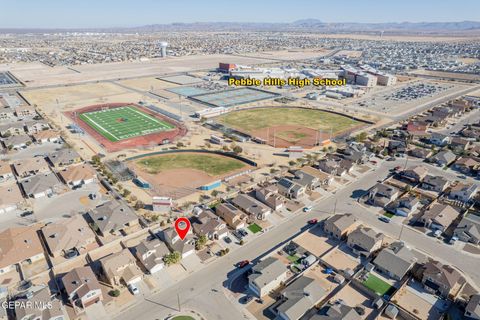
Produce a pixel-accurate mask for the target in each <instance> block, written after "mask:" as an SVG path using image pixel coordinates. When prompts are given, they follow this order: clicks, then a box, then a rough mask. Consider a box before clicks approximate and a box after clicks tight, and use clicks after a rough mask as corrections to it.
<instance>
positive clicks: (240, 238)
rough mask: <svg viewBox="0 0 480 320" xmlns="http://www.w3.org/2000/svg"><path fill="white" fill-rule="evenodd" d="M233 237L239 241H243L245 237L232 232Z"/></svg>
mask: <svg viewBox="0 0 480 320" xmlns="http://www.w3.org/2000/svg"><path fill="white" fill-rule="evenodd" d="M232 234H233V236H234V237H235V238H237V239H238V240H242V238H243V236H242V235H241V234H240V232H238V231H233V232H232Z"/></svg>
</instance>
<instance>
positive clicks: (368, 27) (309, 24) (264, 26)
mask: <svg viewBox="0 0 480 320" xmlns="http://www.w3.org/2000/svg"><path fill="white" fill-rule="evenodd" d="M66 31H70V32H75V31H76V32H140V33H144V32H146V33H148V32H161V31H252V32H253V31H317V32H328V33H348V32H359V33H362V32H366V33H370V32H378V31H384V32H386V33H410V32H416V31H419V32H422V33H439V32H447V33H448V32H454V33H457V32H465V31H467V32H468V31H480V21H459V22H386V23H357V22H333V23H327V22H322V21H320V20H317V19H302V20H297V21H294V22H290V23H269V22H265V23H258V22H251V23H249V22H193V23H170V24H153V25H145V26H138V27H118V28H88V29H86V28H83V29H73V28H65V29H47V28H39V29H32V28H28V29H0V32H2V33H27V32H28V33H31V32H49V33H51V32H66Z"/></svg>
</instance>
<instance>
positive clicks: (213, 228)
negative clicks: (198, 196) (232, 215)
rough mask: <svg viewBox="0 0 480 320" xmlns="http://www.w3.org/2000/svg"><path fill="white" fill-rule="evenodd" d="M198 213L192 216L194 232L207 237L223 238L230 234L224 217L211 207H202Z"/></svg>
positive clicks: (213, 238) (211, 238)
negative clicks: (218, 215)
mask: <svg viewBox="0 0 480 320" xmlns="http://www.w3.org/2000/svg"><path fill="white" fill-rule="evenodd" d="M199 211H200V212H198V214H196V215H194V216H193V217H192V218H190V222H191V225H192V228H193V232H194V233H195V234H196V235H197V236H199V237H200V236H206V237H207V239H210V240H216V239H222V238H224V237H226V236H227V235H228V229H227V226H226V224H225V222H223V220H222V219H220V218H219V217H217V216H216V215H215V214H214V213H213V211H212V210H210V209H205V210H204V209H200V210H199Z"/></svg>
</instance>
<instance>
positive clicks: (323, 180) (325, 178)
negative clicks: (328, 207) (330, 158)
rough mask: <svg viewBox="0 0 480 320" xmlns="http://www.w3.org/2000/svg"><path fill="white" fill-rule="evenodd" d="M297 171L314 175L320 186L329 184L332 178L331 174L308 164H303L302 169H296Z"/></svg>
mask: <svg viewBox="0 0 480 320" xmlns="http://www.w3.org/2000/svg"><path fill="white" fill-rule="evenodd" d="M297 172H303V173H307V174H309V175H312V176H314V177H316V178H317V179H318V181H319V183H320V186H322V187H325V186H328V185H330V184H331V183H332V182H333V180H334V179H333V176H331V175H329V174H327V173H325V172H323V171H320V170H318V169H315V168H313V167H310V166H305V167H303V168H302V169H300V170H298V171H297Z"/></svg>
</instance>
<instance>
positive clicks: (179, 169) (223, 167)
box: [129, 152, 250, 199]
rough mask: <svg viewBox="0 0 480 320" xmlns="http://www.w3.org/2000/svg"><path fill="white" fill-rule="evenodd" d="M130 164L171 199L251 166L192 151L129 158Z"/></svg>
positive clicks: (155, 188) (160, 193) (156, 192)
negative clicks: (135, 158) (131, 159)
mask: <svg viewBox="0 0 480 320" xmlns="http://www.w3.org/2000/svg"><path fill="white" fill-rule="evenodd" d="M129 166H130V167H131V168H132V169H133V170H134V171H135V172H136V173H137V174H139V175H140V176H141V177H142V178H143V179H145V180H147V181H148V182H149V183H150V185H151V189H152V190H153V191H154V192H155V194H156V195H162V196H168V197H172V198H174V199H179V198H182V197H185V196H187V195H189V194H192V193H195V192H197V190H196V188H198V187H200V186H203V185H206V184H209V183H212V182H214V181H217V180H221V179H222V178H224V177H226V176H229V175H233V174H235V173H237V172H240V171H244V170H247V169H248V168H249V167H250V166H248V165H247V164H245V163H243V162H241V161H239V160H236V159H232V158H228V157H223V156H220V155H213V154H200V153H193V152H192V153H179V154H166V155H160V156H152V157H146V158H142V159H139V160H134V161H130V162H129Z"/></svg>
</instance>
